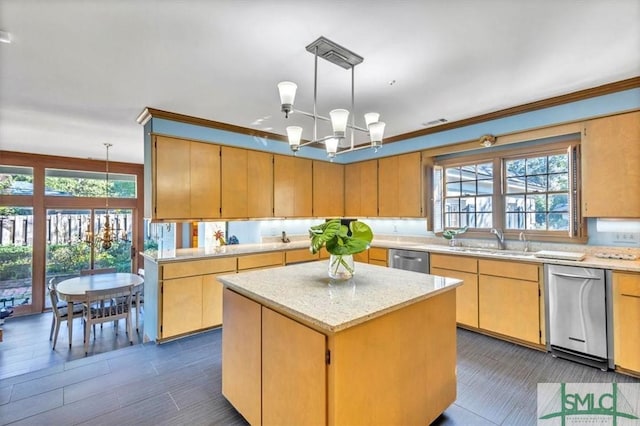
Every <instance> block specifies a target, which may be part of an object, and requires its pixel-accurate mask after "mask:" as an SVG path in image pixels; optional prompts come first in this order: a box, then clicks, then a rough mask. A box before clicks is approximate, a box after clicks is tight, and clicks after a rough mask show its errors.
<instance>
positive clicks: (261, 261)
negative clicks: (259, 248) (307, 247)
mask: <svg viewBox="0 0 640 426" xmlns="http://www.w3.org/2000/svg"><path fill="white" fill-rule="evenodd" d="M282 254H283V253H282V252H281V251H278V252H271V253H260V254H250V255H248V256H240V257H239V258H238V271H242V270H244V269H253V268H265V267H268V266H282V260H283V256H282Z"/></svg>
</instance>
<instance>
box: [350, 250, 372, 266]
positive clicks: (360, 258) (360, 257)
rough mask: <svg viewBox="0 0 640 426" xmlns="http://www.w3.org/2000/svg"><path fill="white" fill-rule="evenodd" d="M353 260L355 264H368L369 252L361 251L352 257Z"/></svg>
mask: <svg viewBox="0 0 640 426" xmlns="http://www.w3.org/2000/svg"><path fill="white" fill-rule="evenodd" d="M353 260H355V261H356V262H363V263H369V251H368V250H365V251H361V252H360V253H356V254H354V255H353Z"/></svg>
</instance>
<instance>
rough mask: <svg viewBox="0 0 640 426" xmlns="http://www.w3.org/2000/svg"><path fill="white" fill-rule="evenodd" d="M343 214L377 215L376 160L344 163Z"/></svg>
mask: <svg viewBox="0 0 640 426" xmlns="http://www.w3.org/2000/svg"><path fill="white" fill-rule="evenodd" d="M344 215H345V216H348V217H376V216H378V160H368V161H363V162H360V163H351V164H347V165H345V168H344Z"/></svg>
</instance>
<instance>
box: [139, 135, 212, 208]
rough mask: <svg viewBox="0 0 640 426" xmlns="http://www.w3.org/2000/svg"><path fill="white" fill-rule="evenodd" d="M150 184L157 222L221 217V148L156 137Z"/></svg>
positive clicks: (152, 205) (151, 201)
mask: <svg viewBox="0 0 640 426" xmlns="http://www.w3.org/2000/svg"><path fill="white" fill-rule="evenodd" d="M154 138H155V140H154V144H153V149H152V163H153V164H152V170H151V180H150V182H149V184H150V185H151V187H152V190H151V200H149V202H150V203H151V206H150V207H149V208H148V209H145V210H146V211H147V212H148V213H149V214H150V215H151V217H152V218H153V219H157V220H183V219H215V218H219V217H220V147H219V146H218V145H213V144H208V143H201V142H192V141H187V140H182V139H176V138H169V137H165V136H155V137H154Z"/></svg>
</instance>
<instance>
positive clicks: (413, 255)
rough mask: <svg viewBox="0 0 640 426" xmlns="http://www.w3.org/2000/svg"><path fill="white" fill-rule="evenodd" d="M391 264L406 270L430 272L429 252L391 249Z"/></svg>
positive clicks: (393, 266)
mask: <svg viewBox="0 0 640 426" xmlns="http://www.w3.org/2000/svg"><path fill="white" fill-rule="evenodd" d="M389 266H390V267H391V268H396V269H404V270H405V271H414V272H422V273H423V274H428V273H429V253H427V252H426V251H417V250H398V249H389Z"/></svg>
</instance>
